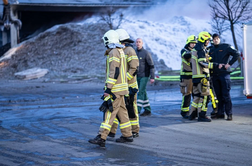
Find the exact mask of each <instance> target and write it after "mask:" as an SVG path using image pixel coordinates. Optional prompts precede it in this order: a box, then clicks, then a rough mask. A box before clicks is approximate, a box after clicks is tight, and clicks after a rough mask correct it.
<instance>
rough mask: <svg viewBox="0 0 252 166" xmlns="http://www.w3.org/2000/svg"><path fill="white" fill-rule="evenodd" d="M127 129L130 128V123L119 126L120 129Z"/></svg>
mask: <svg viewBox="0 0 252 166" xmlns="http://www.w3.org/2000/svg"><path fill="white" fill-rule="evenodd" d="M127 127H131V124H130V122H126V123H123V124H120V129H125V128H127Z"/></svg>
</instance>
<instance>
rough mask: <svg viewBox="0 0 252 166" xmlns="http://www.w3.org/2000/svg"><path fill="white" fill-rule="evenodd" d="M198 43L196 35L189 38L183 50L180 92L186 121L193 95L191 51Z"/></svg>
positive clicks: (182, 112) (183, 115)
mask: <svg viewBox="0 0 252 166" xmlns="http://www.w3.org/2000/svg"><path fill="white" fill-rule="evenodd" d="M196 43H197V38H196V36H195V35H191V36H189V37H188V38H187V41H186V45H185V47H184V48H183V49H182V50H181V59H182V62H181V70H180V91H181V93H182V95H183V97H182V104H181V112H180V114H181V116H182V117H183V118H185V119H188V117H189V106H190V103H191V94H192V87H193V84H192V64H191V50H192V49H193V48H194V46H195V44H196Z"/></svg>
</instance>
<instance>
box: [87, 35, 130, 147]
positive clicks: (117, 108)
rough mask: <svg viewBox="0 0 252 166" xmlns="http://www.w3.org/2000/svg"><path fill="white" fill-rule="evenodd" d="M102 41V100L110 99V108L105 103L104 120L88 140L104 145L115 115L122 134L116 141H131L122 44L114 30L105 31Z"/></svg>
mask: <svg viewBox="0 0 252 166" xmlns="http://www.w3.org/2000/svg"><path fill="white" fill-rule="evenodd" d="M102 39H103V41H104V44H105V46H106V47H107V51H106V53H105V56H107V59H106V60H107V63H106V83H105V91H104V94H103V96H104V98H105V99H104V100H105V101H106V99H108V100H107V101H111V100H112V98H113V100H112V108H111V107H110V106H109V105H110V104H109V103H111V102H109V103H107V105H108V106H109V107H108V108H109V109H105V111H104V112H105V113H104V121H103V122H102V123H101V126H100V130H99V132H98V135H97V136H96V137H95V138H94V139H90V140H89V142H90V143H92V144H97V145H99V146H101V147H105V142H106V139H107V136H108V134H109V132H110V130H111V126H112V125H113V121H114V119H115V117H116V116H118V117H119V119H120V129H121V133H122V136H121V137H120V138H118V139H116V142H121V143H124V142H133V137H132V132H131V124H130V121H129V115H128V111H127V109H126V107H125V101H124V96H125V95H127V94H128V93H129V92H128V83H127V75H126V59H125V54H124V52H123V48H124V46H123V45H121V44H120V43H119V35H118V33H117V32H116V31H115V30H109V31H107V32H106V33H105V34H104V36H103V38H102Z"/></svg>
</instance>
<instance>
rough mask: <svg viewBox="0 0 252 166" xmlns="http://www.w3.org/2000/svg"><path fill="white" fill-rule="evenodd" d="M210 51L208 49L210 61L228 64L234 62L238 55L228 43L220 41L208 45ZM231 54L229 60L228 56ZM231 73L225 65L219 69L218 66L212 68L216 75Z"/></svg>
mask: <svg viewBox="0 0 252 166" xmlns="http://www.w3.org/2000/svg"><path fill="white" fill-rule="evenodd" d="M209 48H210V51H209V56H210V57H212V59H211V61H212V62H216V63H219V64H222V63H223V64H227V63H228V64H229V65H230V66H231V65H232V64H234V63H235V61H236V60H237V59H238V57H239V53H238V51H237V50H236V49H235V48H234V47H232V46H230V45H229V44H225V43H221V44H219V45H214V46H210V47H209ZM230 56H232V59H231V60H230V61H229V57H230ZM229 73H231V70H230V68H228V69H227V70H226V69H225V67H222V68H221V69H219V68H214V69H213V73H211V74H213V75H218V74H229Z"/></svg>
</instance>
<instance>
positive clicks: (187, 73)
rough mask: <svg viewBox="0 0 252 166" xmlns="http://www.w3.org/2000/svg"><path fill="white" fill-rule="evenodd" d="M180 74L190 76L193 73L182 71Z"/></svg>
mask: <svg viewBox="0 0 252 166" xmlns="http://www.w3.org/2000/svg"><path fill="white" fill-rule="evenodd" d="M180 75H188V76H191V75H192V72H180Z"/></svg>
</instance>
